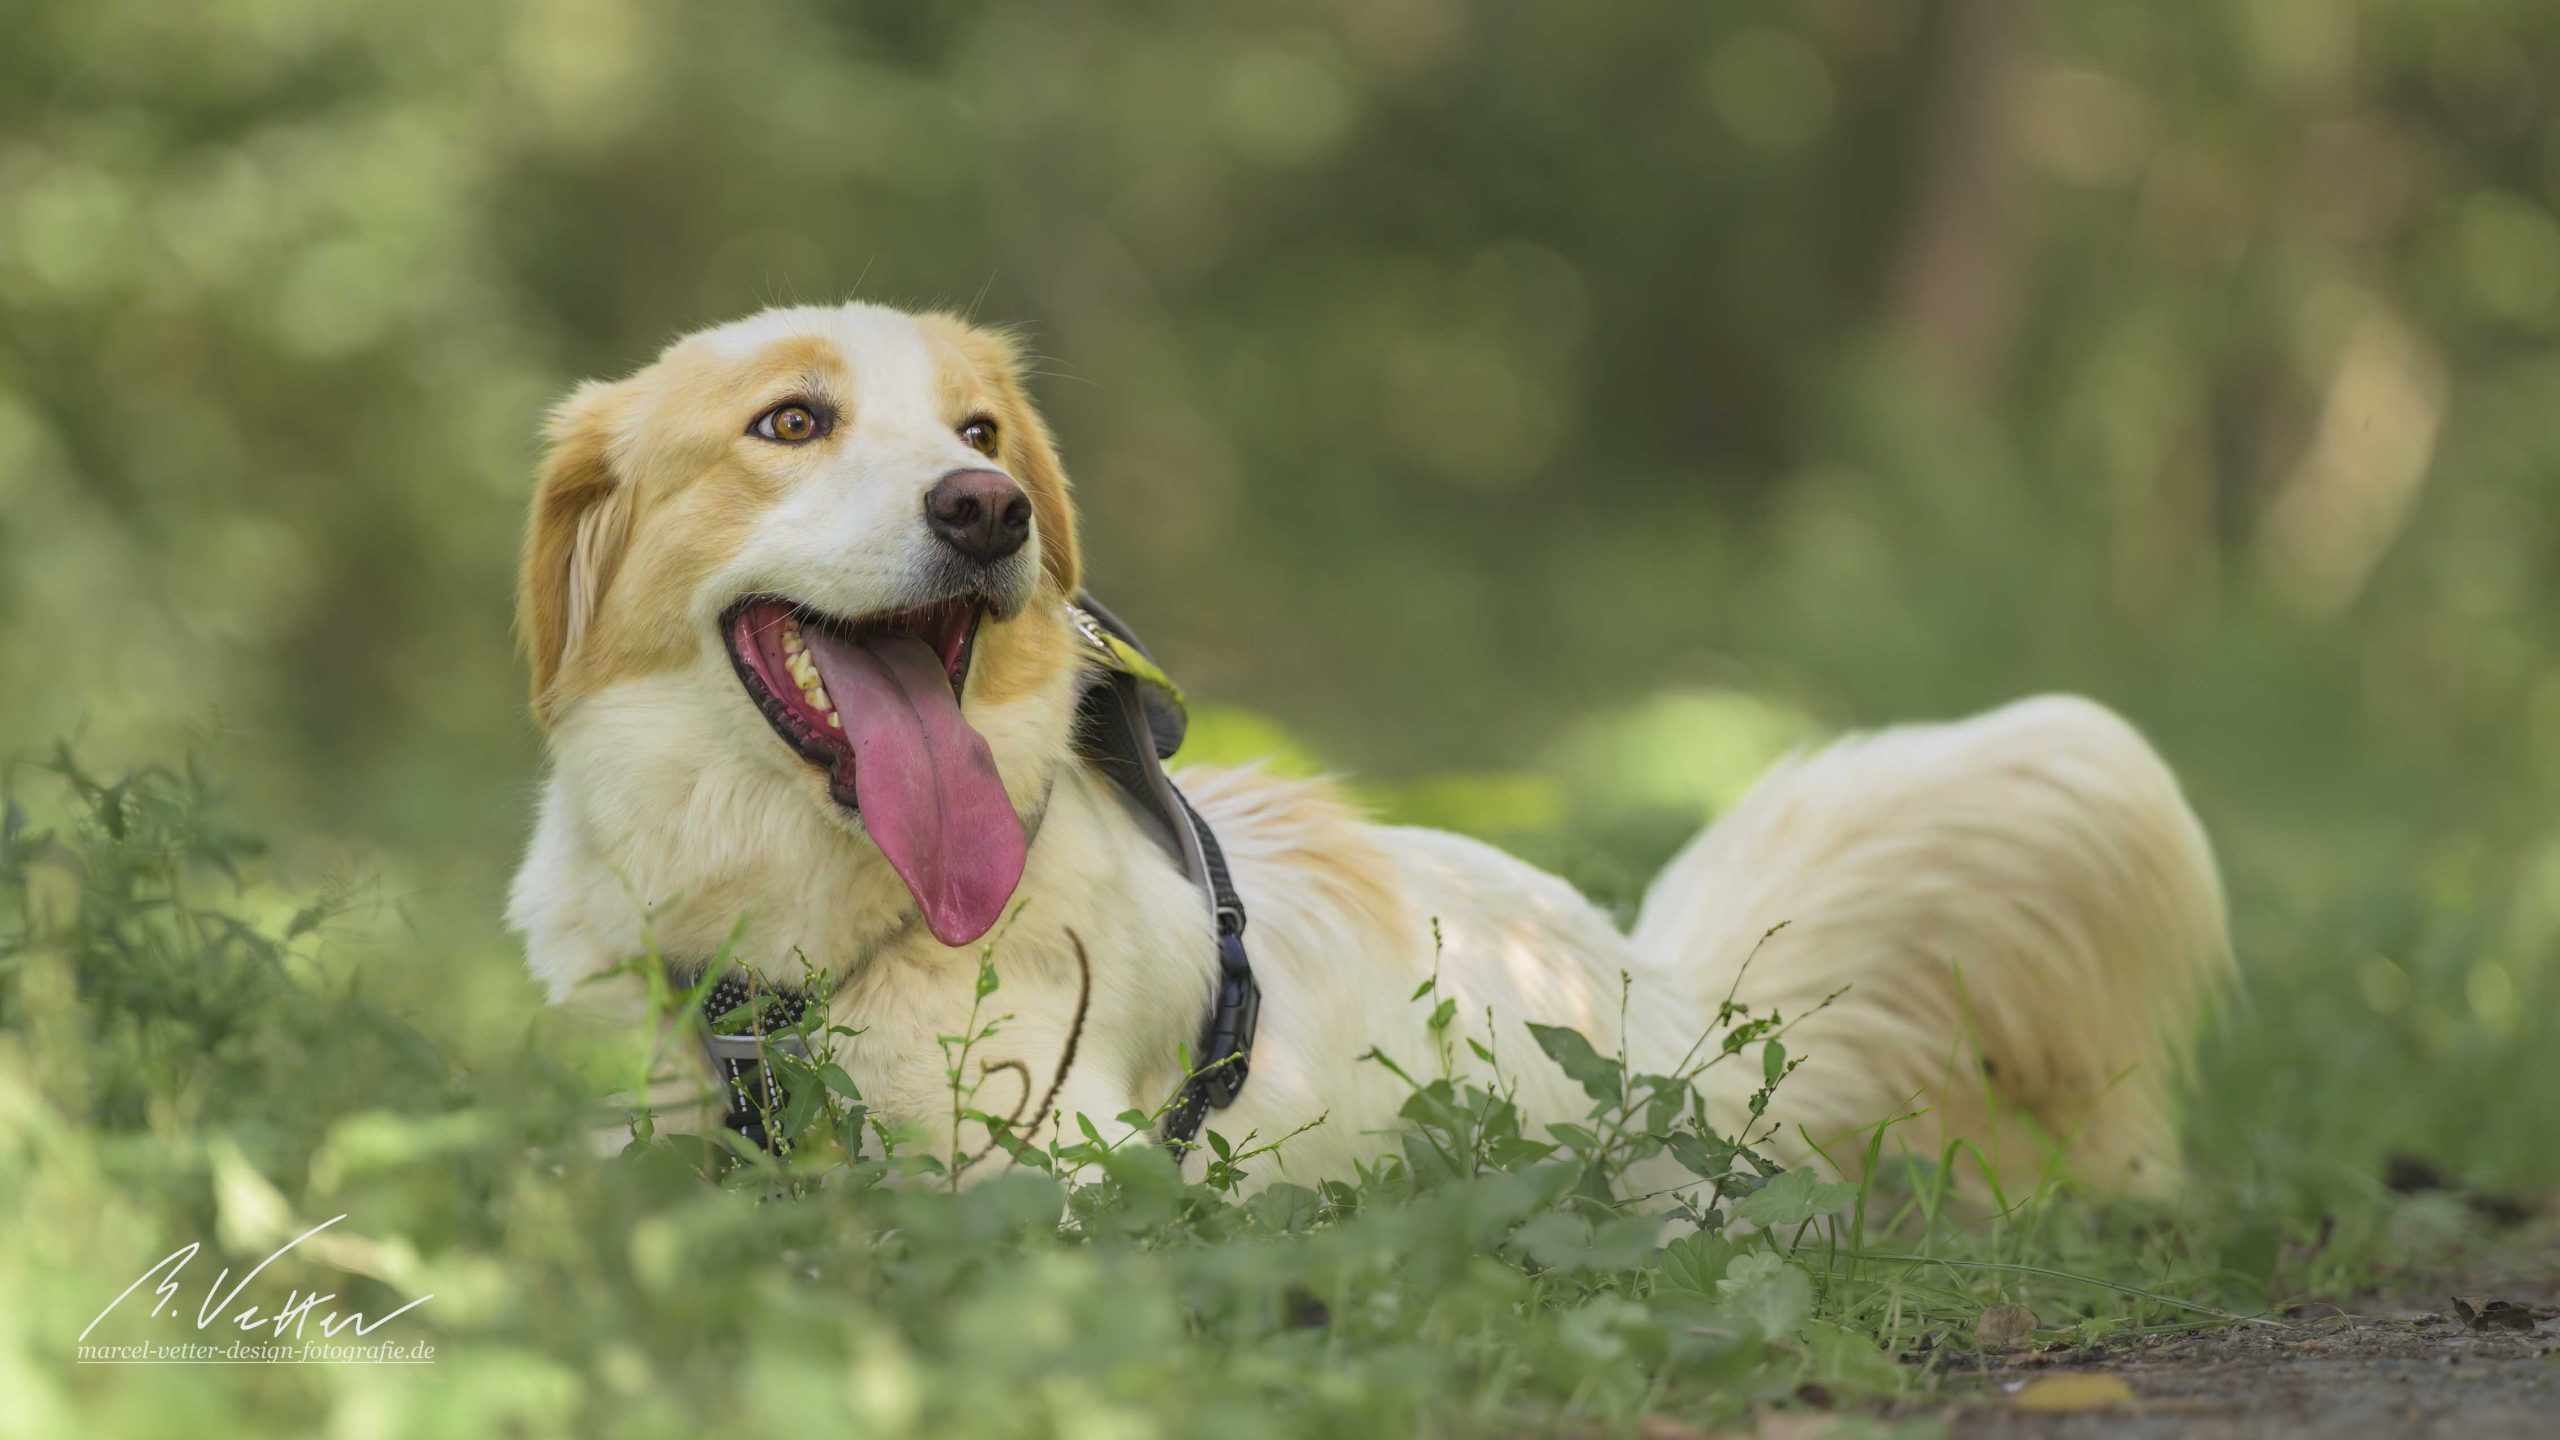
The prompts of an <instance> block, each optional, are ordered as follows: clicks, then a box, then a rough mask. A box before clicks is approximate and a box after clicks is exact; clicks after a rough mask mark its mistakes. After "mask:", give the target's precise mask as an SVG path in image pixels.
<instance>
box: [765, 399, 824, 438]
mask: <svg viewBox="0 0 2560 1440" xmlns="http://www.w3.org/2000/svg"><path fill="white" fill-rule="evenodd" d="M747 433H748V434H750V435H756V436H761V437H763V438H764V439H767V440H778V441H780V442H782V443H783V444H785V445H799V444H803V443H806V442H807V441H811V440H815V439H817V438H818V437H819V436H821V435H824V434H826V433H827V415H826V413H825V412H824V411H822V410H819V409H817V408H816V407H814V406H811V405H807V404H803V403H802V402H800V401H797V400H794V401H792V402H791V403H790V404H787V405H776V406H774V407H773V408H772V409H770V410H767V411H766V412H764V413H763V414H761V415H759V416H757V417H756V418H755V421H754V423H752V424H750V425H749V426H747Z"/></svg>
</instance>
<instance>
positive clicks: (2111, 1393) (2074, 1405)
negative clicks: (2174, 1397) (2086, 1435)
mask: <svg viewBox="0 0 2560 1440" xmlns="http://www.w3.org/2000/svg"><path fill="white" fill-rule="evenodd" d="M2133 1403H2134V1394H2133V1387H2132V1386H2130V1385H2127V1384H2126V1383H2124V1382H2123V1381H2121V1380H2119V1379H2117V1378H2116V1377H2114V1376H2113V1375H2096V1374H2090V1373H2087V1372H2082V1373H2080V1374H2075V1375H2047V1376H2044V1377H2042V1378H2040V1379H2036V1380H2030V1381H2028V1382H2027V1384H2026V1387H2025V1388H2024V1389H2021V1390H2020V1391H2019V1392H2018V1393H2017V1396H2016V1397H2015V1398H2014V1399H2012V1400H2010V1402H2009V1406H2010V1408H2011V1409H2014V1410H2040V1411H2045V1412H2048V1413H2069V1412H2074V1411H2081V1410H2113V1409H2115V1408H2117V1407H2118V1406H2123V1405H2131V1404H2133Z"/></svg>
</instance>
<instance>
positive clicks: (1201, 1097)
mask: <svg viewBox="0 0 2560 1440" xmlns="http://www.w3.org/2000/svg"><path fill="white" fill-rule="evenodd" d="M1069 614H1070V616H1071V617H1072V618H1073V619H1074V620H1075V622H1076V628H1077V629H1078V630H1080V631H1081V632H1083V634H1084V636H1085V640H1086V642H1087V644H1088V645H1090V646H1091V647H1093V649H1094V651H1095V661H1096V664H1097V665H1098V666H1099V667H1100V670H1099V673H1098V675H1097V679H1096V682H1095V684H1094V685H1093V687H1092V688H1091V689H1088V690H1087V691H1086V692H1085V697H1084V700H1083V702H1082V704H1081V705H1080V707H1079V708H1078V711H1077V717H1076V718H1077V739H1078V749H1080V750H1081V751H1082V752H1083V753H1084V755H1085V757H1086V759H1087V760H1088V761H1090V762H1091V763H1092V764H1093V766H1094V768H1095V769H1096V770H1099V771H1100V772H1101V773H1102V775H1103V777H1104V778H1105V779H1108V780H1109V781H1111V783H1112V784H1114V785H1116V786H1118V787H1119V788H1120V790H1121V792H1122V793H1123V794H1125V795H1127V796H1128V797H1129V798H1130V799H1131V800H1132V801H1134V802H1136V804H1137V806H1138V808H1139V809H1140V810H1141V811H1142V812H1143V813H1145V814H1146V815H1148V816H1149V817H1151V818H1153V819H1154V820H1155V821H1156V824H1157V826H1158V829H1159V832H1160V834H1159V837H1158V838H1159V840H1160V841H1161V842H1162V843H1163V844H1164V845H1165V848H1166V849H1167V851H1168V852H1170V853H1171V854H1172V856H1173V857H1174V860H1175V862H1176V863H1177V864H1179V865H1181V867H1182V870H1183V873H1184V874H1185V875H1187V876H1189V877H1190V879H1191V883H1192V884H1193V885H1195V886H1197V887H1198V888H1199V890H1200V892H1201V895H1202V896H1203V898H1205V899H1206V900H1207V901H1208V904H1209V913H1210V916H1211V918H1212V920H1213V922H1214V923H1215V925H1216V927H1217V936H1218V976H1217V989H1216V991H1215V993H1214V995H1213V996H1212V998H1211V1002H1210V1006H1209V1015H1208V1019H1207V1020H1206V1021H1205V1022H1204V1023H1203V1024H1202V1025H1201V1027H1200V1043H1199V1045H1198V1046H1197V1047H1196V1049H1195V1051H1194V1053H1193V1054H1192V1056H1191V1073H1190V1074H1189V1075H1187V1076H1185V1077H1184V1079H1183V1082H1182V1090H1181V1092H1180V1093H1179V1094H1178V1095H1177V1096H1176V1097H1175V1098H1174V1103H1173V1105H1172V1107H1171V1108H1170V1109H1168V1110H1167V1111H1166V1112H1165V1114H1164V1118H1163V1120H1162V1121H1161V1122H1159V1124H1158V1127H1157V1130H1156V1136H1157V1138H1158V1139H1159V1140H1161V1141H1162V1142H1163V1143H1164V1146H1165V1148H1166V1149H1167V1150H1170V1151H1172V1152H1173V1158H1174V1159H1175V1161H1177V1162H1179V1161H1180V1160H1181V1159H1182V1158H1183V1156H1185V1155H1187V1154H1189V1153H1190V1152H1191V1150H1192V1149H1193V1148H1194V1147H1195V1146H1196V1145H1197V1144H1198V1143H1199V1138H1200V1125H1201V1122H1202V1121H1203V1120H1205V1119H1207V1118H1208V1113H1209V1111H1210V1110H1212V1109H1220V1110H1223V1109H1225V1108H1226V1107H1227V1106H1229V1105H1232V1104H1234V1103H1235V1101H1236V1097H1237V1096H1238V1095H1239V1094H1241V1093H1243V1091H1244V1082H1245V1079H1246V1076H1247V1074H1248V1072H1249V1071H1250V1069H1251V1062H1252V1055H1253V1037H1254V1031H1255V1029H1256V1028H1257V1026H1258V1025H1259V1023H1260V1021H1261V1018H1262V987H1261V986H1260V985H1259V984H1258V983H1256V981H1255V980H1254V978H1253V961H1252V959H1251V958H1250V957H1249V956H1248V955H1247V954H1246V953H1245V946H1244V927H1245V911H1244V898H1243V897H1242V896H1241V895H1239V894H1237V893H1236V885H1235V877H1234V876H1233V875H1231V874H1229V873H1228V870H1227V856H1226V852H1225V851H1224V850H1223V849H1221V848H1220V847H1219V845H1218V836H1217V832H1215V831H1213V830H1211V829H1210V828H1209V822H1208V821H1206V820H1203V819H1201V818H1200V812H1199V811H1198V810H1196V809H1194V808H1193V807H1192V804H1191V801H1190V800H1189V798H1187V797H1186V796H1184V795H1183V793H1182V792H1181V791H1180V790H1178V789H1176V788H1174V784H1173V781H1172V780H1171V779H1170V778H1169V777H1168V776H1166V774H1165V773H1164V764H1163V762H1164V760H1165V759H1166V758H1167V757H1169V756H1171V755H1172V754H1173V753H1174V751H1175V749H1177V748H1178V747H1179V746H1180V745H1181V743H1182V730H1183V728H1184V718H1185V717H1184V715H1183V710H1182V692H1181V691H1180V690H1179V689H1177V688H1175V686H1174V684H1173V681H1172V680H1171V679H1170V678H1168V677H1167V676H1166V675H1165V673H1164V671H1163V669H1162V668H1161V667H1159V666H1158V665H1157V664H1156V663H1155V658H1154V657H1153V656H1151V655H1149V654H1147V652H1146V648H1145V647H1144V646H1143V645H1141V644H1140V643H1139V642H1138V637H1137V635H1136V634H1135V633H1134V632H1132V631H1131V630H1130V629H1129V627H1128V626H1126V625H1124V624H1122V623H1121V622H1120V619H1119V617H1118V616H1116V615H1113V614H1112V613H1111V612H1110V611H1108V610H1106V609H1104V608H1102V606H1101V605H1100V604H1099V603H1098V602H1096V601H1095V600H1094V599H1093V597H1091V596H1089V595H1079V596H1077V597H1076V603H1075V605H1074V607H1073V608H1072V609H1071V610H1070V611H1069ZM1159 727H1162V728H1161V729H1160V728H1159ZM1168 732H1169V733H1168Z"/></svg>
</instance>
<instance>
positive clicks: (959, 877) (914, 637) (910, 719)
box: [722, 596, 1025, 945]
mask: <svg viewBox="0 0 2560 1440" xmlns="http://www.w3.org/2000/svg"><path fill="white" fill-rule="evenodd" d="M985 615H986V607H985V605H984V604H983V603H981V602H979V601H977V600H975V599H971V598H957V599H951V600H945V601H942V602H940V603H939V604H934V605H928V606H926V607H924V608H922V609H920V610H909V611H905V612H902V613H899V614H894V615H873V616H867V617H864V618H862V619H859V620H844V619H839V618H836V617H833V616H828V615H823V614H820V613H818V612H816V611H813V610H810V609H809V608H807V607H805V606H801V605H795V604H793V603H792V602H790V601H788V600H783V599H779V598H776V597H772V596H758V597H755V598H752V599H748V600H744V601H741V602H739V603H738V604H737V605H735V606H733V607H731V609H730V611H729V613H728V615H727V617H726V618H725V619H724V620H723V621H722V629H723V630H724V631H725V632H726V638H727V640H728V645H729V658H730V660H731V661H732V662H733V663H734V664H735V665H736V666H737V670H738V679H739V682H740V683H741V684H743V685H745V686H746V689H747V694H748V696H749V697H750V698H751V699H753V700H754V701H755V702H756V708H757V709H758V710H761V711H762V712H764V718H765V720H766V722H767V723H768V724H770V725H772V726H773V730H774V733H775V734H777V735H779V736H781V737H782V740H783V743H784V744H787V745H789V746H790V747H791V748H792V749H793V750H794V751H796V752H798V753H799V755H800V757H801V758H802V759H804V760H806V761H808V762H809V763H810V764H812V765H815V766H817V767H818V768H820V769H822V770H824V771H826V773H827V790H828V793H829V794H830V795H831V796H833V797H834V799H835V802H836V803H837V804H839V805H842V806H844V807H845V808H846V809H848V810H853V811H857V812H859V813H860V814H861V816H862V823H863V828H864V829H865V830H867V831H868V832H869V833H870V835H871V838H872V840H873V841H874V842H876V843H877V844H878V845H879V846H880V850H881V853H883V854H885V855H887V856H888V857H889V863H890V865H892V866H894V867H895V868H896V869H897V872H898V876H899V878H900V879H902V880H904V881H906V882H907V889H908V890H910V891H912V892H913V893H914V895H915V897H916V904H917V905H918V906H920V907H921V908H922V909H923V911H924V919H925V924H926V925H928V926H929V927H931V928H932V930H933V933H934V937H935V938H936V939H939V940H940V941H941V942H942V943H943V944H945V945H966V944H968V943H969V942H971V941H973V940H976V939H977V938H978V937H980V936H982V935H984V934H986V933H987V931H988V930H989V929H990V928H992V927H993V926H994V924H995V922H996V918H997V917H998V916H999V915H1001V914H1002V913H1003V911H1004V906H1005V902H1006V901H1007V900H1009V899H1011V898H1012V897H1013V891H1014V887H1015V886H1016V885H1018V884H1019V883H1021V880H1022V865H1023V857H1024V851H1025V845H1024V840H1023V834H1022V818H1021V817H1020V816H1019V815H1016V814H1015V813H1014V810H1013V802H1012V801H1011V800H1010V799H1008V798H1007V797H1006V795H1005V791H1004V780H1003V778H1002V777H1001V776H999V775H998V774H997V773H996V762H995V756H994V755H993V754H992V753H991V752H990V751H989V750H988V749H987V742H986V740H985V739H984V738H983V737H981V736H980V735H979V734H978V732H977V731H976V730H974V729H972V728H970V725H969V722H968V721H967V720H966V719H964V718H962V716H961V713H960V697H961V695H962V693H963V691H964V689H965V688H966V686H967V684H968V680H969V662H970V660H971V658H972V654H973V652H974V651H975V649H976V645H977V638H978V625H979V622H980V621H981V620H982V619H984V618H985Z"/></svg>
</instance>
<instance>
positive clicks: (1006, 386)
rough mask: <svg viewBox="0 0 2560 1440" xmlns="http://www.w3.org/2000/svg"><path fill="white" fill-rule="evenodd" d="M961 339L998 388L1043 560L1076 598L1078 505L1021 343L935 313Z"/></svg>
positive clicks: (1010, 453)
mask: <svg viewBox="0 0 2560 1440" xmlns="http://www.w3.org/2000/svg"><path fill="white" fill-rule="evenodd" d="M933 318H934V319H935V320H937V321H939V322H941V323H944V324H947V325H948V326H949V327H950V331H951V333H952V334H953V335H954V336H955V337H956V338H957V340H958V342H959V345H960V350H961V353H963V354H964V355H966V356H967V357H968V360H969V364H970V366H971V367H972V368H973V369H975V370H976V371H977V372H978V375H979V376H980V377H981V378H982V379H983V380H984V381H985V382H986V384H987V385H988V386H989V387H990V388H991V389H993V390H994V391H995V397H996V424H997V426H998V427H999V432H1000V433H1001V434H1002V435H1003V437H1004V439H1003V442H1002V443H1003V450H1002V452H1001V454H1002V457H1003V462H1004V466H1005V469H1006V471H1007V472H1008V473H1010V474H1011V475H1012V476H1013V478H1014V479H1015V480H1016V481H1018V482H1020V483H1021V485H1022V488H1023V489H1024V490H1025V491H1027V492H1029V494H1030V496H1031V513H1032V515H1033V517H1034V523H1035V524H1036V525H1037V526H1038V528H1039V531H1040V565H1041V569H1042V570H1043V571H1045V572H1046V573H1047V575H1048V577H1049V580H1050V583H1052V584H1054V585H1056V586H1057V587H1058V593H1059V595H1060V597H1061V598H1073V597H1074V595H1075V593H1076V587H1077V586H1078V585H1080V584H1082V583H1084V560H1083V554H1082V551H1081V550H1080V549H1079V548H1078V546H1077V543H1076V505H1075V498H1074V496H1073V495H1072V494H1070V493H1069V490H1068V486H1067V470H1066V467H1065V466H1063V465H1061V464H1059V463H1058V447H1057V443H1056V442H1055V441H1053V440H1051V439H1050V438H1049V422H1048V421H1046V420H1044V419H1042V418H1041V417H1040V408H1039V407H1038V406H1036V405H1034V404H1032V403H1031V393H1030V391H1028V390H1027V389H1025V388H1024V387H1023V383H1022V372H1023V360H1024V357H1023V354H1022V347H1021V346H1020V345H1019V344H1018V343H1017V342H1016V341H1015V340H1014V338H1013V337H1012V336H1011V335H1009V334H1007V333H1005V332H1004V331H1001V330H987V329H981V328H979V327H977V326H974V325H971V324H969V323H968V322H967V321H965V320H962V319H960V318H959V317H957V316H948V315H946V316H936V317H933Z"/></svg>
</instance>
